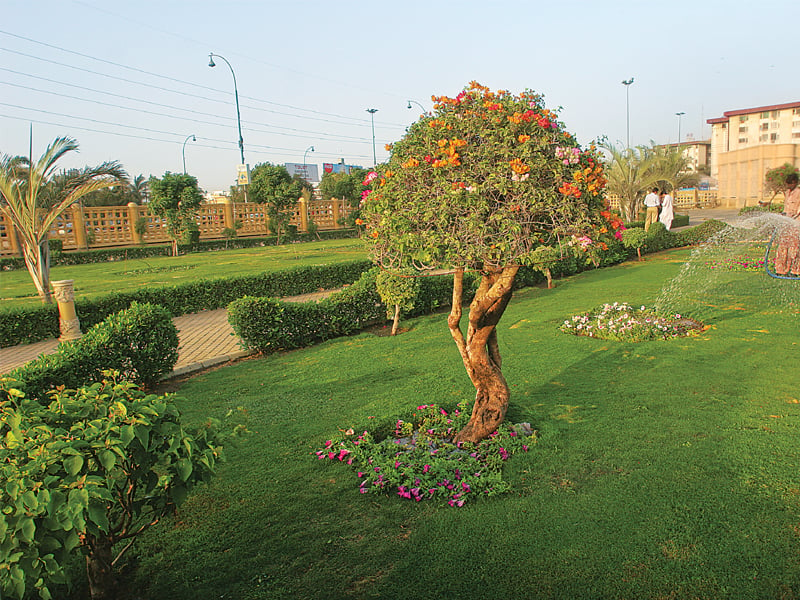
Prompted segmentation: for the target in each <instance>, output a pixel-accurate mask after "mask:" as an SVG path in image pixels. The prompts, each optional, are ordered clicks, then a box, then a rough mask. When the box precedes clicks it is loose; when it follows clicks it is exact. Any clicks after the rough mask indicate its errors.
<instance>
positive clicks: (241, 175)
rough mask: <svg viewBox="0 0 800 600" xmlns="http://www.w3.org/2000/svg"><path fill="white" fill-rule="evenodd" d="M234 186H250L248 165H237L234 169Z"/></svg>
mask: <svg viewBox="0 0 800 600" xmlns="http://www.w3.org/2000/svg"><path fill="white" fill-rule="evenodd" d="M236 185H250V165H239V166H238V167H237V168H236Z"/></svg>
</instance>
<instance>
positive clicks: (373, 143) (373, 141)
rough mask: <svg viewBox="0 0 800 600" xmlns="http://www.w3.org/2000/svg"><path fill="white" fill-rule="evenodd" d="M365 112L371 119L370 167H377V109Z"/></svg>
mask: <svg viewBox="0 0 800 600" xmlns="http://www.w3.org/2000/svg"><path fill="white" fill-rule="evenodd" d="M367 112H368V113H369V116H370V117H371V118H372V166H373V167H375V166H377V165H378V159H377V158H376V156H375V113H376V112H378V109H377V108H368V109H367Z"/></svg>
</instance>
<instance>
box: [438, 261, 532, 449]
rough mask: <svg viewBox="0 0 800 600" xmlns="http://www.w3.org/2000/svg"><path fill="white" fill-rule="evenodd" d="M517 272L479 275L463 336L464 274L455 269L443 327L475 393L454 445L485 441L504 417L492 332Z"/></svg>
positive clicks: (505, 394) (504, 386)
mask: <svg viewBox="0 0 800 600" xmlns="http://www.w3.org/2000/svg"><path fill="white" fill-rule="evenodd" d="M518 270H519V267H505V268H503V269H492V270H487V271H485V272H484V273H483V274H482V276H481V284H480V287H479V288H478V291H477V292H476V294H475V298H474V299H473V300H472V303H471V304H470V307H469V323H468V325H467V333H466V336H465V335H464V334H463V332H462V331H461V327H460V321H461V313H462V309H461V301H462V297H463V294H462V291H463V281H464V270H463V269H458V270H457V271H456V273H455V276H454V279H453V301H452V307H451V311H450V316H449V317H448V319H447V324H448V326H449V328H450V333H451V335H452V336H453V340H454V341H455V343H456V346H457V347H458V351H459V352H460V353H461V359H462V361H463V362H464V367H465V368H466V370H467V374H468V375H469V378H470V380H471V381H472V385H474V386H475V391H476V393H475V404H474V406H473V408H472V416H471V417H470V420H469V423H467V425H466V426H465V427H464V429H462V430H461V431H459V432H458V433H457V434H456V436H455V438H454V440H455V441H456V442H478V441H480V440H482V439H484V438H486V437H488V436H489V435H490V434H491V433H492V432H494V431H495V430H496V429H497V427H498V426H499V425H500V424H501V423H502V422H503V419H504V418H505V416H506V411H507V409H508V400H509V396H510V391H509V388H508V383H506V379H505V377H503V373H502V371H501V365H502V359H501V357H500V347H499V345H498V343H497V329H496V328H497V323H498V322H499V321H500V318H501V317H502V316H503V313H504V312H505V310H506V306H508V302H509V300H511V291H512V285H513V283H514V277H516V274H517V271H518Z"/></svg>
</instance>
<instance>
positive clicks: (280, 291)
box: [0, 260, 372, 348]
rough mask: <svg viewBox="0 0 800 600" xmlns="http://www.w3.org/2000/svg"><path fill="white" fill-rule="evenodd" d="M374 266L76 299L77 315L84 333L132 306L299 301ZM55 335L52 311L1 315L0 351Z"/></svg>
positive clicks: (190, 308) (184, 308) (183, 308)
mask: <svg viewBox="0 0 800 600" xmlns="http://www.w3.org/2000/svg"><path fill="white" fill-rule="evenodd" d="M371 266H372V263H370V262H369V261H368V260H356V261H351V262H347V263H339V264H334V265H327V266H310V267H296V268H294V269H287V270H285V271H275V272H272V273H261V274H259V275H247V276H243V277H230V278H227V279H198V280H196V281H192V282H189V283H183V284H180V285H173V286H165V287H143V288H140V289H138V290H135V291H132V292H119V293H115V294H107V295H105V296H101V297H99V298H94V299H91V300H76V302H75V310H76V312H77V314H78V318H79V319H80V322H81V326H82V328H83V329H84V330H86V329H88V328H89V327H91V326H92V325H95V324H97V323H99V322H100V321H102V320H103V319H105V318H106V317H107V316H108V315H110V314H113V313H115V312H118V311H120V310H123V309H126V308H128V307H129V306H130V305H131V303H132V302H147V303H150V304H158V305H160V306H163V307H164V308H166V309H167V310H168V311H169V312H171V313H172V315H173V316H179V315H184V314H189V313H193V312H198V311H201V310H213V309H217V308H222V307H224V306H226V305H227V304H228V303H230V302H231V301H233V300H236V299H237V298H241V297H243V296H247V295H251V296H296V295H299V294H308V293H311V292H316V291H318V290H320V289H332V288H337V287H341V286H343V285H347V284H349V283H351V282H352V281H355V280H356V279H357V278H358V276H359V275H360V274H361V273H362V272H364V271H365V270H367V269H368V268H370V267H371ZM57 336H58V311H57V309H56V308H55V307H54V306H44V305H42V306H35V307H25V308H17V309H13V310H10V311H7V312H2V313H0V347H3V348H5V347H8V346H14V345H17V344H25V343H31V342H37V341H39V340H44V339H48V338H52V337H57Z"/></svg>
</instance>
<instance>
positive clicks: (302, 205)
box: [297, 196, 308, 233]
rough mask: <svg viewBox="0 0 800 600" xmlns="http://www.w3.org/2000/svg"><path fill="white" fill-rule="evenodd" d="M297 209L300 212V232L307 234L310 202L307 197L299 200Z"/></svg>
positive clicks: (301, 197)
mask: <svg viewBox="0 0 800 600" xmlns="http://www.w3.org/2000/svg"><path fill="white" fill-rule="evenodd" d="M297 207H298V210H299V211H300V231H301V232H303V233H306V232H307V231H308V201H307V200H306V197H305V196H300V197H299V198H298V199H297Z"/></svg>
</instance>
